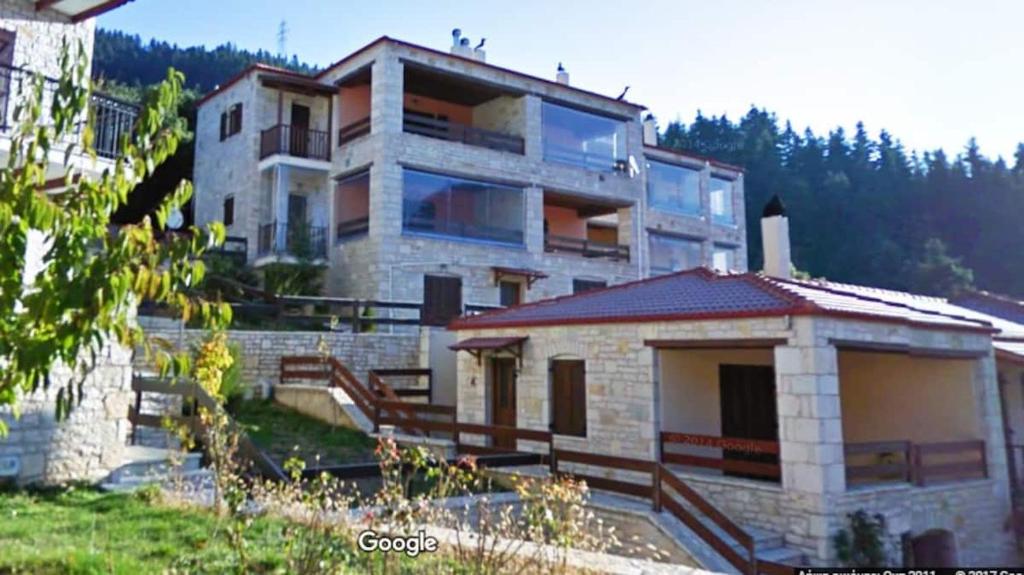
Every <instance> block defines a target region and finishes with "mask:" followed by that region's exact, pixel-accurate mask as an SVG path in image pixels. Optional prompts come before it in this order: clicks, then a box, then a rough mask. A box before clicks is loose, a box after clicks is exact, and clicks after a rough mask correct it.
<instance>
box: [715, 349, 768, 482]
mask: <svg viewBox="0 0 1024 575" xmlns="http://www.w3.org/2000/svg"><path fill="white" fill-rule="evenodd" d="M718 378H719V392H720V394H721V396H720V397H721V415H722V437H734V438H739V439H764V440H767V441H778V439H779V420H778V416H777V414H776V410H775V369H774V368H772V367H771V366H767V365H764V366H763V365H720V366H718ZM722 458H723V459H726V460H731V461H751V462H758V463H774V464H777V463H778V462H779V457H778V455H775V454H770V453H751V452H747V451H737V450H730V449H724V450H722ZM726 475H733V476H737V477H751V478H755V479H763V478H764V477H763V476H761V475H751V474H745V473H735V472H728V471H727V472H726Z"/></svg>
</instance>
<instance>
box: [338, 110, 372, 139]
mask: <svg viewBox="0 0 1024 575" xmlns="http://www.w3.org/2000/svg"><path fill="white" fill-rule="evenodd" d="M369 133H370V117H369V116H367V117H365V118H363V119H362V120H356V121H355V122H352V123H351V124H348V125H346V126H342V127H341V128H339V129H338V145H339V146H343V145H345V144H347V143H349V142H351V141H352V140H355V139H356V138H359V137H361V136H365V135H367V134H369Z"/></svg>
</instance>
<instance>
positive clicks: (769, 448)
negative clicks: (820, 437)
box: [661, 431, 779, 455]
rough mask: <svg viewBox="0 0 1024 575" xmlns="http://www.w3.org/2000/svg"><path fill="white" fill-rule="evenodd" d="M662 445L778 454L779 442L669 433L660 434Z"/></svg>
mask: <svg viewBox="0 0 1024 575" xmlns="http://www.w3.org/2000/svg"><path fill="white" fill-rule="evenodd" d="M661 442H662V445H664V444H666V443H681V444H684V445H694V446H698V447H717V448H721V449H728V450H730V451H745V452H748V453H768V454H772V455H778V454H779V442H778V441H768V440H764V439H745V438H740V437H716V436H714V435H700V434H696V433H675V432H671V431H662V432H661Z"/></svg>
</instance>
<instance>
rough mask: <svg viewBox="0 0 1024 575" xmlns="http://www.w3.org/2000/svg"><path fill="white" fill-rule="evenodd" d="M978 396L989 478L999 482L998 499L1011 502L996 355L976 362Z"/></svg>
mask: <svg viewBox="0 0 1024 575" xmlns="http://www.w3.org/2000/svg"><path fill="white" fill-rule="evenodd" d="M972 376H973V380H974V394H975V397H976V398H977V404H978V408H979V410H980V416H981V417H980V418H979V421H980V422H981V430H980V431H981V433H982V437H984V438H985V458H986V461H987V463H988V476H989V477H990V478H992V479H995V480H996V481H995V487H994V489H995V490H996V498H997V499H999V500H1001V501H1009V499H1010V491H1009V490H1008V489H1007V487H1008V486H1009V482H1008V479H1009V473H1010V471H1009V467H1008V460H1007V457H1006V435H1005V427H1004V425H1005V423H1004V421H1003V413H1002V401H1001V399H1000V396H999V377H998V374H997V370H996V361H995V356H994V355H993V354H991V353H990V354H989V355H987V356H985V357H983V358H981V359H978V360H976V361H975V362H974V369H973V370H972Z"/></svg>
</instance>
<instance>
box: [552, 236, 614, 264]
mask: <svg viewBox="0 0 1024 575" xmlns="http://www.w3.org/2000/svg"><path fill="white" fill-rule="evenodd" d="M544 251H546V252H569V253H574V254H579V255H581V256H583V257H585V258H606V259H609V260H612V261H616V262H617V261H627V262H628V261H629V246H623V245H619V244H612V243H605V242H599V241H594V240H585V239H580V238H570V237H566V236H556V235H552V234H545V235H544Z"/></svg>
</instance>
